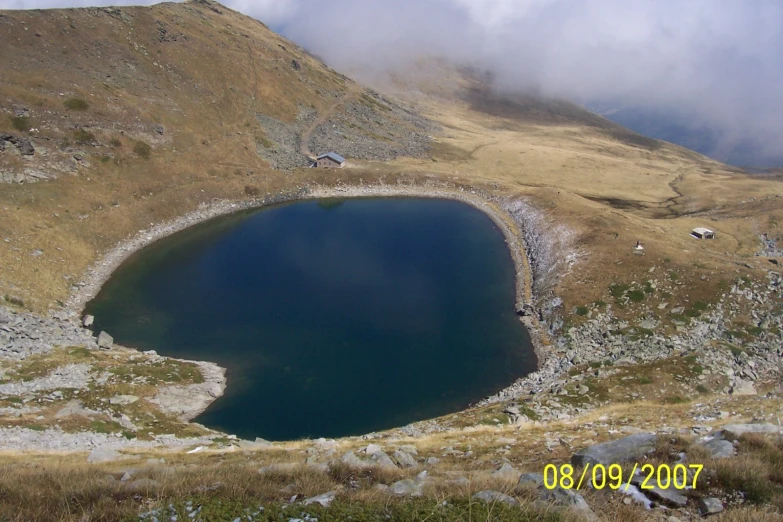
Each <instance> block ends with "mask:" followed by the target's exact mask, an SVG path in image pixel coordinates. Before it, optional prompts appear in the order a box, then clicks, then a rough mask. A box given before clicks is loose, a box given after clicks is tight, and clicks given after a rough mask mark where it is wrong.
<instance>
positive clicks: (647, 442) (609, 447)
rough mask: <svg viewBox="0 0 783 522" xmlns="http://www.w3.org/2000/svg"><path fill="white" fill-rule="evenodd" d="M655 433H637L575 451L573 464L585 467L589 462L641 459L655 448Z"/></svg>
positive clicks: (613, 462) (572, 458)
mask: <svg viewBox="0 0 783 522" xmlns="http://www.w3.org/2000/svg"><path fill="white" fill-rule="evenodd" d="M655 441H656V436H655V434H654V433H637V434H634V435H629V436H628V437H623V438H621V439H615V440H613V441H609V442H604V443H603V444H596V445H595V446H590V447H587V448H585V449H583V450H580V451H578V452H576V453H574V454H573V455H572V456H571V464H572V465H573V466H575V467H585V466H586V465H588V464H591V465H596V464H603V465H605V466H609V465H610V464H619V463H623V462H632V461H634V460H639V459H641V458H642V457H644V456H645V455H646V454H648V453H650V452H651V451H652V450H653V449H654V448H655Z"/></svg>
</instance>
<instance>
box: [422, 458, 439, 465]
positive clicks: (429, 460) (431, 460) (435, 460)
mask: <svg viewBox="0 0 783 522" xmlns="http://www.w3.org/2000/svg"><path fill="white" fill-rule="evenodd" d="M438 462H440V459H439V458H438V457H427V460H425V461H424V463H425V464H426V465H428V466H434V465H436V464H437V463H438Z"/></svg>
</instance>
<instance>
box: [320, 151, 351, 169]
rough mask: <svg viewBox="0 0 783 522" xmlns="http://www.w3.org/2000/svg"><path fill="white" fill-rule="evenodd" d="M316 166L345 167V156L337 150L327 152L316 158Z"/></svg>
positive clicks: (327, 167) (328, 167)
mask: <svg viewBox="0 0 783 522" xmlns="http://www.w3.org/2000/svg"><path fill="white" fill-rule="evenodd" d="M314 166H315V167H319V168H326V169H341V168H343V167H345V158H343V157H342V156H340V155H339V154H337V153H336V152H327V153H326V154H321V155H320V156H318V157H317V158H316V160H315V165H314Z"/></svg>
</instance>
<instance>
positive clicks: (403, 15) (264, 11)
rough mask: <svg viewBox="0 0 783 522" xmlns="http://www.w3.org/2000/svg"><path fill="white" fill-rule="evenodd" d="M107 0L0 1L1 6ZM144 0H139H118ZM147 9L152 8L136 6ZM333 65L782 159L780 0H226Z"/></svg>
mask: <svg viewBox="0 0 783 522" xmlns="http://www.w3.org/2000/svg"><path fill="white" fill-rule="evenodd" d="M96 3H101V5H108V4H118V3H126V2H122V1H119V2H116V1H115V2H105V3H104V2H95V1H92V2H90V1H85V0H0V8H6V9H8V8H14V9H18V8H40V7H63V6H84V5H95V4H96ZM127 3H134V4H139V3H145V2H127ZM146 3H155V2H146ZM222 3H224V4H225V5H228V6H229V7H231V8H233V9H236V10H238V11H241V12H243V13H246V14H249V15H251V16H254V17H256V18H258V19H260V20H262V21H263V22H265V23H266V24H267V25H270V26H271V27H272V28H274V29H275V30H277V31H278V32H281V33H282V34H284V35H285V36H287V37H288V38H290V39H292V40H294V41H296V42H297V43H299V44H300V45H302V46H303V47H306V48H307V49H309V50H311V51H313V52H315V53H316V54H318V55H319V56H321V57H322V58H324V59H325V60H326V61H327V62H328V63H329V64H330V65H332V66H333V67H335V68H337V69H342V70H344V71H348V72H351V71H356V70H361V69H381V70H382V69H385V68H388V67H391V66H396V65H399V64H400V63H403V62H404V61H405V60H408V59H410V58H416V57H420V56H423V55H444V56H446V57H448V58H452V59H455V60H460V61H466V60H470V61H475V62H479V63H481V64H485V65H486V67H487V68H489V69H491V70H493V71H494V72H495V73H496V75H497V78H498V81H499V82H500V83H501V84H502V85H504V86H506V87H508V88H514V89H525V88H528V89H529V88H534V89H538V90H540V91H541V92H544V93H546V94H551V95H557V96H564V97H568V98H571V99H573V100H574V101H577V102H581V103H588V102H595V101H610V102H611V103H612V104H616V105H625V106H633V107H656V108H663V109H671V110H674V111H676V112H677V113H679V114H680V115H682V116H683V119H684V120H685V121H687V122H689V124H692V125H694V126H698V125H707V126H709V127H710V128H713V129H716V130H719V131H720V132H721V134H722V135H723V138H724V142H725V143H724V145H727V146H730V145H731V143H733V142H735V141H738V140H740V139H743V138H744V139H751V140H754V141H756V142H757V143H759V144H761V145H763V146H764V147H765V148H766V149H767V150H766V152H767V153H769V154H775V155H780V156H781V157H783V1H781V0H753V1H748V0H719V1H715V0H224V1H223V2H222Z"/></svg>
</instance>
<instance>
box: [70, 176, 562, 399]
mask: <svg viewBox="0 0 783 522" xmlns="http://www.w3.org/2000/svg"><path fill="white" fill-rule="evenodd" d="M373 197H418V198H434V199H446V200H453V201H458V202H461V203H464V204H467V205H469V206H471V207H473V208H475V209H477V210H479V211H481V212H483V213H484V214H485V215H487V216H488V217H489V218H490V219H491V220H492V221H493V223H494V224H495V225H496V226H497V227H498V228H499V229H500V230H501V232H502V233H503V235H504V238H505V241H506V245H507V248H508V250H509V252H510V254H511V257H512V260H513V263H514V267H515V289H516V291H515V296H516V298H515V303H514V307H515V312H517V314H518V315H520V321H521V322H522V323H523V324H524V326H525V328H526V329H527V331H528V334H529V336H530V341H531V344H532V347H533V351H534V354H535V356H536V368H537V370H536V371H534V372H532V373H530V374H528V375H526V376H520V377H519V378H518V379H517V380H516V381H515V382H514V383H512V384H510V385H509V386H508V387H506V388H504V389H503V390H500V391H499V392H498V393H497V394H495V395H492V396H491V397H487V398H485V399H483V400H481V401H480V402H478V404H482V403H486V402H487V401H492V399H493V398H496V397H503V396H504V395H505V394H506V393H510V392H511V391H513V390H514V389H518V387H519V385H520V384H521V382H522V381H523V380H525V379H526V378H529V377H531V376H533V375H535V374H537V373H538V372H539V370H541V369H543V367H544V366H545V363H546V362H547V360H548V359H549V355H550V353H549V350H548V344H549V343H548V339H547V334H546V331H545V328H544V327H543V325H541V324H540V323H539V321H538V315H537V313H536V312H535V307H534V302H533V271H532V270H531V266H530V261H531V260H530V259H529V258H528V256H529V252H527V250H526V244H525V235H524V233H523V230H522V228H521V227H522V225H521V224H520V223H519V222H518V220H515V218H514V216H513V215H512V214H511V213H510V212H509V211H508V210H507V209H506V208H504V207H503V205H501V204H498V203H497V202H494V201H491V200H490V199H489V198H487V197H484V196H482V195H481V194H479V192H478V191H474V190H470V189H444V188H436V187H426V186H416V185H412V186H400V185H365V186H342V187H318V188H314V189H302V190H298V191H293V192H286V193H280V194H276V195H273V196H271V197H266V198H263V199H248V200H243V201H218V202H215V203H213V204H211V205H202V206H200V207H199V208H198V209H197V210H195V211H193V212H190V213H188V214H186V215H184V216H182V217H180V218H177V219H174V220H171V221H168V222H164V223H159V224H157V225H153V226H152V227H150V228H149V229H146V230H141V231H139V233H137V234H136V235H135V236H134V237H131V238H128V239H126V240H124V241H121V242H120V243H119V244H117V245H116V246H115V247H114V248H112V249H111V250H109V251H108V252H107V253H106V254H104V255H103V256H102V257H101V258H100V259H99V260H98V261H97V262H96V263H95V264H94V265H93V266H92V268H91V269H89V270H88V271H87V272H86V274H85V276H84V278H83V280H82V282H80V283H79V284H78V286H79V289H78V290H77V291H75V292H74V293H73V294H71V296H70V298H69V299H68V302H67V304H66V308H67V310H68V312H69V315H70V316H71V318H72V320H74V321H78V322H79V324H80V323H81V317H82V314H83V311H84V308H85V306H86V304H87V303H88V302H89V301H90V300H91V299H93V298H94V297H95V296H96V295H97V294H98V292H99V291H100V289H101V287H102V286H103V284H104V283H105V282H106V281H107V280H108V279H109V278H110V277H111V275H112V274H113V273H114V271H115V270H116V269H117V268H118V267H119V266H120V265H121V264H122V263H123V262H124V261H125V260H127V259H128V258H129V257H130V256H132V255H133V254H135V253H136V252H138V251H139V250H141V249H143V248H145V247H147V246H149V245H151V244H152V243H154V242H156V241H158V240H160V239H163V238H165V237H167V236H170V235H171V234H174V233H176V232H179V231H182V230H185V229H187V228H190V227H192V226H194V225H197V224H199V223H203V222H205V221H208V220H210V219H213V218H216V217H219V216H223V215H227V214H232V213H236V212H240V211H243V210H251V209H260V208H263V207H268V206H273V205H277V204H284V203H290V202H295V201H305V200H316V199H327V198H336V199H349V198H373ZM109 333H110V334H111V332H109ZM209 364H210V365H214V363H209ZM225 388H226V382H225V380H223V382H221V383H220V389H219V390H218V389H215V388H213V389H212V390H211V391H212V392H213V393H212V394H211V395H212V400H211V401H204V399H203V397H202V398H199V404H198V407H197V410H198V411H199V413H200V412H203V411H204V410H206V409H207V408H208V407H209V405H210V404H211V403H212V402H214V400H217V399H218V398H219V397H221V396H222V395H223V393H224V392H225ZM218 391H219V393H217V392H218ZM181 400H182V401H186V398H185V397H182V398H181ZM181 407H182V408H185V409H187V408H188V407H189V406H188V405H186V404H183V405H182V406H181Z"/></svg>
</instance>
